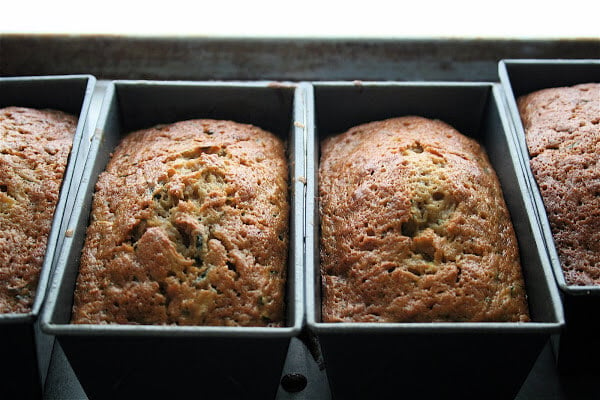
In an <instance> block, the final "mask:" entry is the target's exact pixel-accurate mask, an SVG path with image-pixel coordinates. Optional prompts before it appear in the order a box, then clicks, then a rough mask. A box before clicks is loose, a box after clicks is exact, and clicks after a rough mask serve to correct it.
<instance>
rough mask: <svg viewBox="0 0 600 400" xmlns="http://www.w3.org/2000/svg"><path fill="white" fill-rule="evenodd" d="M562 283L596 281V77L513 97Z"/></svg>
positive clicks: (599, 233)
mask: <svg viewBox="0 0 600 400" xmlns="http://www.w3.org/2000/svg"><path fill="white" fill-rule="evenodd" d="M518 105H519V112H520V114H521V119H522V121H523V126H524V128H525V138H526V142H527V147H528V149H529V155H530V165H531V170H532V172H533V175H534V176H535V179H536V181H537V183H538V187H539V189H540V192H541V195H542V198H543V200H544V206H545V208H546V212H547V215H548V220H549V222H550V228H551V230H552V235H553V237H554V242H555V244H556V249H557V251H558V255H559V258H560V263H561V267H562V269H563V271H564V274H565V280H566V282H567V284H571V285H598V284H600V162H599V161H600V83H589V84H581V85H576V86H573V87H562V88H550V89H544V90H540V91H537V92H534V93H531V94H529V95H526V96H522V97H521V98H519V99H518Z"/></svg>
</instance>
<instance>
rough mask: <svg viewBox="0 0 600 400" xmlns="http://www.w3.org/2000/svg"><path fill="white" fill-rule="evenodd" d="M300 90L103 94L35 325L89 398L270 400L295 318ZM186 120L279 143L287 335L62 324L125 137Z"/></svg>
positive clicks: (298, 311)
mask: <svg viewBox="0 0 600 400" xmlns="http://www.w3.org/2000/svg"><path fill="white" fill-rule="evenodd" d="M304 96H305V90H304V89H303V87H302V86H301V85H292V84H290V85H287V84H274V83H268V82H248V83H235V82H228V83H224V82H223V83H220V82H210V83H209V82H151V81H115V82H113V83H111V84H110V85H109V86H108V87H107V91H106V95H105V99H104V102H103V106H102V107H103V108H102V111H101V113H100V117H99V122H98V129H96V135H95V137H94V139H93V142H92V147H91V149H90V152H89V157H88V162H87V164H86V166H85V170H84V177H83V183H82V186H81V189H80V191H79V193H78V196H77V198H76V210H75V212H74V214H73V218H72V219H71V221H70V224H69V229H72V230H73V236H72V237H70V238H67V239H66V240H65V243H64V247H63V252H62V254H61V256H60V258H59V260H58V263H57V269H56V275H55V279H54V281H53V284H52V287H51V290H50V292H49V296H48V297H49V299H48V307H47V310H46V312H45V313H44V314H43V316H42V327H43V329H44V331H46V332H48V333H51V334H54V335H56V337H57V341H58V343H59V344H60V345H61V347H62V349H63V350H64V353H65V355H66V357H67V358H68V360H69V362H70V364H71V366H72V368H73V370H74V372H75V374H76V375H77V378H78V379H79V382H80V383H81V386H82V388H83V389H84V391H85V392H86V394H87V395H88V396H89V397H90V398H161V397H164V398H187V397H191V396H201V397H206V398H273V397H274V396H275V393H276V392H277V388H278V385H279V379H280V376H281V371H282V367H283V365H284V361H285V357H286V353H287V349H288V345H289V342H290V340H291V338H292V337H294V336H297V335H298V334H299V332H300V329H301V325H302V320H303V315H304V309H303V294H304V290H303V270H302V265H303V253H302V248H303V221H304V196H303V193H304V183H303V181H304V179H303V178H301V177H302V176H304V136H305V135H304V129H303V126H305V107H304V103H305V99H304ZM194 118H214V119H227V120H234V121H237V122H243V123H251V124H254V125H256V126H259V127H261V128H263V129H266V130H269V131H271V132H273V133H274V134H276V135H278V136H279V137H281V138H282V139H284V140H285V141H286V142H287V149H288V156H289V166H290V170H289V171H290V201H291V207H290V210H291V212H290V249H289V263H288V275H287V276H288V283H287V291H286V304H287V306H286V307H287V317H286V318H287V322H286V326H285V327H281V328H265V327H203V326H196V327H192V326H186V327H183V326H133V325H72V324H70V323H69V322H70V318H71V308H72V303H73V291H74V288H75V282H76V278H77V274H78V269H79V265H78V264H79V257H80V253H81V249H82V246H83V241H84V237H85V232H86V227H87V225H88V218H89V213H90V208H91V199H92V195H93V192H94V186H95V183H96V180H97V177H98V175H99V174H100V172H102V171H103V170H104V168H105V165H106V163H107V161H108V159H109V157H110V155H111V152H112V151H113V149H114V148H115V146H116V145H117V144H118V143H119V141H120V139H121V138H122V137H123V136H124V135H125V134H127V133H129V132H131V131H135V130H138V129H142V128H147V127H151V126H154V125H156V124H164V123H171V122H176V121H180V120H186V119H194Z"/></svg>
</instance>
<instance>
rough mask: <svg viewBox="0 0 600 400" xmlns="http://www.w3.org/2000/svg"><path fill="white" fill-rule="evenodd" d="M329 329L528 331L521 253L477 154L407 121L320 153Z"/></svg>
mask: <svg viewBox="0 0 600 400" xmlns="http://www.w3.org/2000/svg"><path fill="white" fill-rule="evenodd" d="M319 197H320V216H321V273H322V285H323V291H322V292H323V303H322V318H323V321H324V322H428V321H528V320H529V317H528V310H527V302H526V296H525V290H524V283H523V278H522V273H521V267H520V261H519V253H518V248H517V243H516V238H515V234H514V231H513V227H512V224H511V221H510V217H509V214H508V211H507V208H506V205H505V203H504V199H503V197H502V192H501V188H500V185H499V182H498V179H497V177H496V175H495V172H494V171H493V169H492V167H491V166H490V163H489V161H488V159H487V156H486V155H485V153H484V152H483V151H482V149H481V148H480V146H479V145H478V144H477V142H475V141H474V140H472V139H469V138H467V137H465V136H463V135H461V134H460V133H459V132H457V131H456V130H455V129H453V128H452V127H450V126H449V125H447V124H445V123H443V122H440V121H435V120H428V119H424V118H420V117H412V116H411V117H402V118H394V119H389V120H385V121H378V122H372V123H368V124H364V125H360V126H357V127H354V128H352V129H350V130H349V131H347V132H346V133H343V134H341V135H338V136H334V137H331V138H328V139H326V140H325V141H324V142H323V143H322V150H321V163H320V168H319Z"/></svg>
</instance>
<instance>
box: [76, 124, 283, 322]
mask: <svg viewBox="0 0 600 400" xmlns="http://www.w3.org/2000/svg"><path fill="white" fill-rule="evenodd" d="M287 193H288V188H287V162H286V158H285V150H284V146H283V143H282V142H281V141H280V140H279V139H277V138H276V137H275V136H274V135H272V134H270V133H268V132H266V131H263V130H261V129H259V128H256V127H253V126H250V125H243V124H238V123H234V122H229V121H215V120H192V121H184V122H178V123H175V124H171V125H166V126H158V127H154V128H151V129H146V130H142V131H138V132H134V133H132V134H130V135H128V136H127V137H126V138H125V139H124V140H123V141H122V142H121V144H120V145H119V146H118V147H117V149H116V150H115V152H114V155H113V157H112V159H111V161H110V162H109V164H108V166H107V168H106V171H105V172H104V173H102V174H101V175H100V177H99V179H98V183H97V185H96V193H95V195H94V203H93V211H92V215H91V224H90V226H89V228H88V232H87V237H86V242H85V246H84V249H83V252H82V257H81V268H80V273H79V277H78V281H77V288H76V292H75V304H74V308H73V322H75V323H93V324H98V323H119V324H178V325H239V326H266V325H268V326H277V325H281V324H282V323H283V319H284V292H285V276H286V266H287V264H286V259H287V248H288V213H289V210H288V208H289V206H288V201H287Z"/></svg>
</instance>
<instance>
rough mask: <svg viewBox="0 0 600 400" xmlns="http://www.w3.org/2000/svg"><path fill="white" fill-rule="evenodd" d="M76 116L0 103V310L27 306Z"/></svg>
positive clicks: (23, 310) (28, 308)
mask: <svg viewBox="0 0 600 400" xmlns="http://www.w3.org/2000/svg"><path fill="white" fill-rule="evenodd" d="M76 129H77V118H76V117H74V116H72V115H69V114H66V113H64V112H62V111H57V110H36V109H31V108H24V107H6V108H2V109H0V226H1V229H0V313H28V312H30V311H31V307H32V305H33V300H34V297H35V292H36V289H37V285H38V281H39V276H40V271H41V268H42V264H43V262H44V256H45V253H46V247H47V242H48V236H49V234H50V229H51V227H52V220H53V218H54V211H55V209H56V205H57V203H58V197H59V193H60V188H61V184H62V180H63V175H64V172H65V169H66V165H67V161H68V158H69V153H70V151H71V146H72V143H73V136H74V135H75V131H76Z"/></svg>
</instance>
